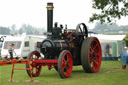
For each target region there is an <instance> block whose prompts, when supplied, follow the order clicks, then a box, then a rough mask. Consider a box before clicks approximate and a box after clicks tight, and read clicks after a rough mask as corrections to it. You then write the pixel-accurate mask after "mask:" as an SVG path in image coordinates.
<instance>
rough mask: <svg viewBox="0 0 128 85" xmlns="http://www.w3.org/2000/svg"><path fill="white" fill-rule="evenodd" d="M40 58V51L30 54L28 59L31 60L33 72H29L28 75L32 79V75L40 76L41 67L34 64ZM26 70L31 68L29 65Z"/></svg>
mask: <svg viewBox="0 0 128 85" xmlns="http://www.w3.org/2000/svg"><path fill="white" fill-rule="evenodd" d="M39 57H40V53H39V52H38V51H33V52H31V53H30V54H29V56H28V59H29V60H30V66H31V67H30V68H31V72H30V71H29V70H27V73H28V75H29V76H30V77H31V74H32V76H33V77H37V76H39V74H40V72H41V67H42V66H40V65H39V64H36V63H34V61H35V60H38V59H39ZM26 68H29V65H28V64H26Z"/></svg>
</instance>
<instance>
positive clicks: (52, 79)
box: [0, 61, 128, 85]
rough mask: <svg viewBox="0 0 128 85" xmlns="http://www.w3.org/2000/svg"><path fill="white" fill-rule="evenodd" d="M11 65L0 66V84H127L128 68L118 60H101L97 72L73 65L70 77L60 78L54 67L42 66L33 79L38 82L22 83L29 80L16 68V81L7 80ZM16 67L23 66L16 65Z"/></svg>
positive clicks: (24, 72) (24, 73)
mask: <svg viewBox="0 0 128 85" xmlns="http://www.w3.org/2000/svg"><path fill="white" fill-rule="evenodd" d="M11 67H12V66H1V67H0V85H127V84H128V69H126V70H122V69H121V62H119V61H103V62H102V65H101V69H100V71H99V72H98V73H92V74H90V73H85V72H84V71H83V69H82V67H81V66H77V67H73V72H72V75H71V77H70V78H67V79H61V78H60V77H59V74H58V72H56V71H55V70H54V69H52V70H51V71H48V69H47V67H43V68H42V71H41V74H40V76H39V77H36V78H34V80H39V81H40V82H39V83H24V82H23V81H24V80H29V79H30V78H29V77H28V75H27V73H26V71H24V70H16V71H15V73H14V79H15V80H19V82H18V83H16V82H8V80H9V78H10V74H11ZM16 67H25V66H24V65H17V66H16Z"/></svg>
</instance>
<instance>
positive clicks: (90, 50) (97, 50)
mask: <svg viewBox="0 0 128 85" xmlns="http://www.w3.org/2000/svg"><path fill="white" fill-rule="evenodd" d="M101 59H102V52H101V45H100V42H99V40H98V39H97V38H96V37H88V38H86V39H85V40H84V41H83V43H82V47H81V63H82V66H83V69H84V71H85V72H88V73H93V72H98V71H99V69H100V65H101Z"/></svg>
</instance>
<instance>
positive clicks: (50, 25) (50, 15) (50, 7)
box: [46, 3, 54, 33]
mask: <svg viewBox="0 0 128 85" xmlns="http://www.w3.org/2000/svg"><path fill="white" fill-rule="evenodd" d="M46 8H47V32H48V33H52V29H53V8H54V7H53V3H47V7H46Z"/></svg>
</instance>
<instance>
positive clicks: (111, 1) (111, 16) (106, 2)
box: [89, 0, 128, 23]
mask: <svg viewBox="0 0 128 85" xmlns="http://www.w3.org/2000/svg"><path fill="white" fill-rule="evenodd" d="M92 7H93V8H94V9H96V10H99V12H100V13H94V14H93V15H92V17H91V18H90V20H89V21H90V22H93V21H95V20H99V21H100V22H101V23H104V22H108V23H113V22H114V21H116V19H121V17H122V16H124V17H125V16H127V15H128V0H93V6H92Z"/></svg>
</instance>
